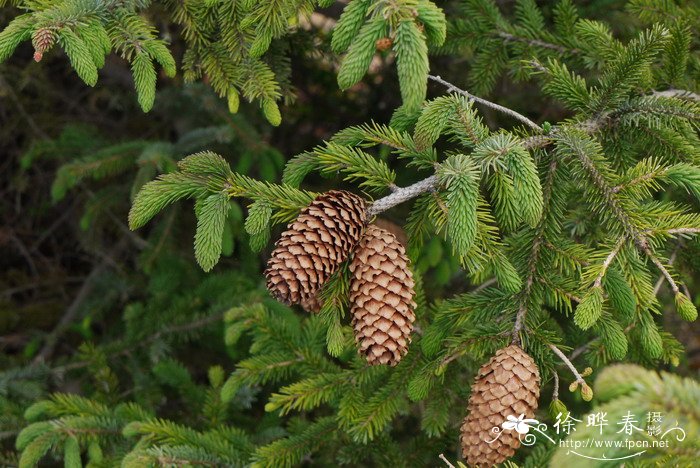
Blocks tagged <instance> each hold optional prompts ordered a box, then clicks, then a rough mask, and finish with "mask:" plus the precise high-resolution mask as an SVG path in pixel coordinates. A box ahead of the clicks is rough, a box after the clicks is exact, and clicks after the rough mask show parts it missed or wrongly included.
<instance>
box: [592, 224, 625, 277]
mask: <svg viewBox="0 0 700 468" xmlns="http://www.w3.org/2000/svg"><path fill="white" fill-rule="evenodd" d="M626 240H627V236H622V237H620V240H618V241H617V243H616V244H615V247H614V248H613V249H612V250H611V251H610V254H609V255H608V256H607V257H606V258H605V261H604V262H603V265H602V266H601V268H600V273H598V276H597V277H596V279H595V281H594V282H593V287H594V288H598V287H600V285H601V283H602V282H603V277H604V276H605V272H606V271H608V268H609V267H610V264H611V263H612V262H613V260H615V257H616V256H617V254H618V253H619V252H620V249H622V246H623V245H625V241H626Z"/></svg>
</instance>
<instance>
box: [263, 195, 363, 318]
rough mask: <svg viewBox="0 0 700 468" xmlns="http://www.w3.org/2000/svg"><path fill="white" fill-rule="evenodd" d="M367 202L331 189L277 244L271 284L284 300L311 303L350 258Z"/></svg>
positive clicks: (270, 264)
mask: <svg viewBox="0 0 700 468" xmlns="http://www.w3.org/2000/svg"><path fill="white" fill-rule="evenodd" d="M365 212H366V205H365V201H364V200H363V199H362V198H360V197H358V196H357V195H354V194H352V193H350V192H345V191H338V190H333V191H330V192H326V193H324V194H321V195H319V196H318V197H317V198H316V199H315V200H314V201H313V202H311V204H310V205H309V206H308V207H306V208H304V209H303V210H302V211H301V213H300V214H299V216H298V217H297V219H296V220H294V221H293V222H292V223H291V224H290V225H289V226H287V230H286V231H285V232H283V233H282V237H280V239H279V240H278V241H277V243H276V244H275V250H274V251H273V252H272V256H271V258H270V260H269V261H268V262H267V270H266V271H265V276H266V277H267V289H269V290H270V293H271V294H272V295H273V296H274V297H275V298H276V299H277V300H279V301H281V302H284V303H285V304H288V305H291V304H299V303H301V302H304V304H307V305H309V304H312V303H313V301H315V300H316V293H317V292H318V291H319V289H320V288H321V286H322V285H323V283H325V282H326V280H327V279H328V278H329V277H330V276H331V275H332V274H333V273H335V271H336V270H337V269H338V266H339V265H340V264H341V263H343V262H344V261H345V260H347V259H348V257H349V256H350V253H351V252H352V251H353V249H354V248H355V245H356V244H357V242H358V241H359V239H360V236H361V235H362V231H363V230H364V226H365V222H366V219H367V218H366V213H365Z"/></svg>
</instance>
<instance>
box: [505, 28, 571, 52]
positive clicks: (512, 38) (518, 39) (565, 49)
mask: <svg viewBox="0 0 700 468" xmlns="http://www.w3.org/2000/svg"><path fill="white" fill-rule="evenodd" d="M498 37H500V38H502V39H505V40H506V42H508V41H511V42H522V43H524V44H528V45H531V46H533V47H541V48H543V49H550V50H555V51H557V52H559V53H562V54H578V53H580V52H581V51H580V50H579V49H576V48H573V49H572V48H569V47H565V46H561V45H559V44H552V43H551V42H545V41H542V40H540V39H532V38H529V37H521V36H516V35H514V34H510V33H507V32H505V31H499V32H498Z"/></svg>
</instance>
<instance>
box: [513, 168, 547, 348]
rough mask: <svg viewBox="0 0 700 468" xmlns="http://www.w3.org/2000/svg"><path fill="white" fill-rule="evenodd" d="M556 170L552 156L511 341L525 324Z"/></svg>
mask: <svg viewBox="0 0 700 468" xmlns="http://www.w3.org/2000/svg"><path fill="white" fill-rule="evenodd" d="M556 170H557V160H556V159H555V158H552V161H551V162H550V163H549V170H548V172H547V180H546V182H545V184H544V187H543V188H542V191H543V194H542V198H543V200H544V207H545V208H544V210H545V211H544V212H543V213H542V218H540V223H539V225H538V226H537V231H536V234H535V238H534V239H533V241H532V246H531V247H530V256H529V258H528V263H527V279H526V280H525V284H524V285H523V289H522V291H521V292H520V305H519V306H518V313H517V314H516V316H515V324H514V325H513V343H520V331H521V330H522V329H523V326H524V325H525V316H526V315H527V308H528V301H529V299H530V293H531V291H532V285H533V283H534V282H535V277H536V275H537V264H538V262H539V255H540V248H541V246H542V243H543V241H544V231H545V220H546V218H547V216H548V207H549V204H550V201H551V199H552V192H553V187H554V174H555V172H556Z"/></svg>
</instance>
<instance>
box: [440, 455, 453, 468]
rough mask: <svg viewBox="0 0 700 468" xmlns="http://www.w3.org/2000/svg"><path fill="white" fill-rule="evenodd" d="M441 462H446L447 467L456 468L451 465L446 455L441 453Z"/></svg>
mask: <svg viewBox="0 0 700 468" xmlns="http://www.w3.org/2000/svg"><path fill="white" fill-rule="evenodd" d="M440 460H442V461H443V462H445V464H446V465H447V466H449V467H450V468H456V467H455V466H454V465H453V464H452V463H450V461H449V460H448V459H447V457H446V456H445V454H444V453H441V454H440Z"/></svg>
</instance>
